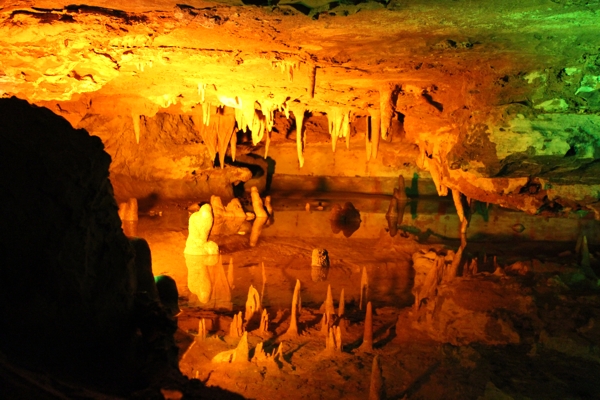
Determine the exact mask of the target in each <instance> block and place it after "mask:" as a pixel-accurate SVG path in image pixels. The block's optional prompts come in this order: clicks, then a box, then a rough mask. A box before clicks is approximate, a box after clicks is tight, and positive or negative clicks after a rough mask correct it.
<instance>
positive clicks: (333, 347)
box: [325, 326, 342, 354]
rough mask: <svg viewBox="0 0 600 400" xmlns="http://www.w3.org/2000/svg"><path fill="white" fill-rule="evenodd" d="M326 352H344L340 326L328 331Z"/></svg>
mask: <svg viewBox="0 0 600 400" xmlns="http://www.w3.org/2000/svg"><path fill="white" fill-rule="evenodd" d="M325 352H326V353H329V354H332V353H341V352H342V332H341V330H340V327H339V326H332V327H330V328H328V329H327V332H326V338H325Z"/></svg>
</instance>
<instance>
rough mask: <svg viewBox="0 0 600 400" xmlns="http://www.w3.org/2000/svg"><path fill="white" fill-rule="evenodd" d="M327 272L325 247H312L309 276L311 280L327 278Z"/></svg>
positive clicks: (327, 256)
mask: <svg viewBox="0 0 600 400" xmlns="http://www.w3.org/2000/svg"><path fill="white" fill-rule="evenodd" d="M328 274H329V253H328V252H327V250H326V249H313V251H312V261H311V263H310V276H311V278H312V280H313V282H321V281H324V280H326V279H327V275H328Z"/></svg>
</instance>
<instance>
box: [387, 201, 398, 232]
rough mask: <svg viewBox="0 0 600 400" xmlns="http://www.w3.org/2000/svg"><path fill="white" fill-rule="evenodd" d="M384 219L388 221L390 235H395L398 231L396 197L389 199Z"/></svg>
mask: <svg viewBox="0 0 600 400" xmlns="http://www.w3.org/2000/svg"><path fill="white" fill-rule="evenodd" d="M385 219H386V220H387V222H388V229H389V231H390V236H391V237H394V236H396V234H397V233H398V199H397V198H396V197H392V199H391V200H390V205H389V207H388V210H387V213H386V214H385Z"/></svg>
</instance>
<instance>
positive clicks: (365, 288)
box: [359, 267, 369, 310]
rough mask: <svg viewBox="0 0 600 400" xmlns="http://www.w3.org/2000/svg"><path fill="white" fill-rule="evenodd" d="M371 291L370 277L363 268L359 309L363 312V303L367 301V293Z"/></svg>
mask: <svg viewBox="0 0 600 400" xmlns="http://www.w3.org/2000/svg"><path fill="white" fill-rule="evenodd" d="M368 290H369V276H368V275H367V268H366V267H363V270H362V275H361V277H360V303H359V309H361V310H362V307H363V301H366V300H367V292H368Z"/></svg>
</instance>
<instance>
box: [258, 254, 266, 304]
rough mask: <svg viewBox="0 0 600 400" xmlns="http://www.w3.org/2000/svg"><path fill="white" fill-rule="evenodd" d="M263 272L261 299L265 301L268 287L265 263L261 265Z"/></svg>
mask: <svg viewBox="0 0 600 400" xmlns="http://www.w3.org/2000/svg"><path fill="white" fill-rule="evenodd" d="M261 272H262V290H261V291H260V298H261V299H263V301H264V299H265V287H266V286H267V271H266V270H265V263H264V262H262V263H261Z"/></svg>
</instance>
